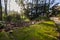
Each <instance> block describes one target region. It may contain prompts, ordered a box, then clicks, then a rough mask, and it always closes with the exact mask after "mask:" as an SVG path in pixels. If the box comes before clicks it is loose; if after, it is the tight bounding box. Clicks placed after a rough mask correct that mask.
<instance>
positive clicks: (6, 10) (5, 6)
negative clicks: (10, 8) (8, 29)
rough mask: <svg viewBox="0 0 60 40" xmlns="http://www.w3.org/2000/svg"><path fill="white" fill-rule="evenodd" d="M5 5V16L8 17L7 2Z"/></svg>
mask: <svg viewBox="0 0 60 40" xmlns="http://www.w3.org/2000/svg"><path fill="white" fill-rule="evenodd" d="M4 3H5V14H6V15H7V0H4Z"/></svg>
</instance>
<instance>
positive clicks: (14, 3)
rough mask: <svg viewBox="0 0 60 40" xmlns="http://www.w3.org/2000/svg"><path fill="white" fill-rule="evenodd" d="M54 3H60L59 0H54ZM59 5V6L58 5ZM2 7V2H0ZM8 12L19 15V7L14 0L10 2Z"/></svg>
mask: <svg viewBox="0 0 60 40" xmlns="http://www.w3.org/2000/svg"><path fill="white" fill-rule="evenodd" d="M55 3H60V0H55ZM7 5H8V6H7V9H8V10H9V0H8V4H7ZM59 5H60V4H59ZM2 6H3V7H4V0H2ZM10 10H11V11H12V10H14V11H17V12H19V13H20V7H19V5H18V4H17V3H16V2H15V0H10Z"/></svg>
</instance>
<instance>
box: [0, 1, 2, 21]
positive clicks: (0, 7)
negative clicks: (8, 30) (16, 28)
mask: <svg viewBox="0 0 60 40" xmlns="http://www.w3.org/2000/svg"><path fill="white" fill-rule="evenodd" d="M1 20H2V4H1V0H0V21H1Z"/></svg>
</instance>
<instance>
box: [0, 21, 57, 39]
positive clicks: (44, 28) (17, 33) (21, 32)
mask: <svg viewBox="0 0 60 40" xmlns="http://www.w3.org/2000/svg"><path fill="white" fill-rule="evenodd" d="M4 34H5V33H3V35H4ZM57 34H58V32H57V31H56V30H55V25H54V22H52V21H46V22H43V23H38V24H34V25H30V26H29V27H22V28H19V29H15V30H13V33H12V36H13V37H14V38H13V39H16V40H57V37H56V36H57ZM7 35H8V34H7ZM9 35H10V34H9ZM9 35H8V37H11V35H10V36H9ZM0 37H1V38H4V37H5V35H4V36H2V35H1V34H0ZM1 38H0V39H1ZM6 39H8V38H6Z"/></svg>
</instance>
